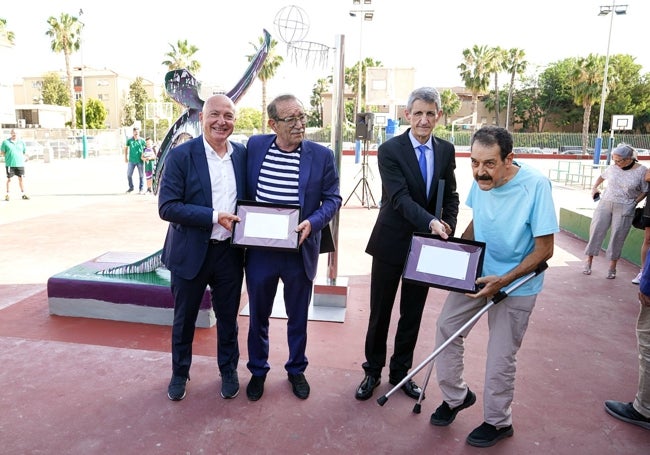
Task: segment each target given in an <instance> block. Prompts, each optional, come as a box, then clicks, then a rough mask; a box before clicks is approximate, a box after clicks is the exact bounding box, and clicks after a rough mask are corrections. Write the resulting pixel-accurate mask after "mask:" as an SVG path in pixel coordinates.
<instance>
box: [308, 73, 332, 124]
mask: <svg viewBox="0 0 650 455" xmlns="http://www.w3.org/2000/svg"><path fill="white" fill-rule="evenodd" d="M330 85H331V83H330V82H329V81H328V79H327V78H321V79H318V80H317V81H316V83H315V84H314V87H313V88H312V91H311V99H310V100H309V101H310V104H311V107H312V108H313V110H312V114H311V115H310V116H309V120H310V121H309V126H317V127H321V128H322V126H323V94H324V93H326V92H327V91H328V90H329V89H330Z"/></svg>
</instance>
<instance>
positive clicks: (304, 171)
mask: <svg viewBox="0 0 650 455" xmlns="http://www.w3.org/2000/svg"><path fill="white" fill-rule="evenodd" d="M267 111H268V114H269V126H270V127H271V128H272V129H273V131H275V133H276V134H264V135H257V136H252V137H251V138H250V139H249V141H248V144H247V149H248V161H247V163H248V164H247V176H246V183H247V195H248V198H249V199H251V200H255V201H259V202H267V203H274V204H290V205H295V206H300V215H301V219H300V223H299V224H298V226H297V228H296V231H298V233H299V238H298V242H299V244H300V250H299V251H296V252H294V251H274V250H266V249H255V248H251V249H249V250H248V251H247V253H246V290H247V292H248V297H249V309H250V325H249V329H248V364H247V366H248V369H249V370H250V372H251V374H252V376H251V379H250V382H249V383H248V386H247V387H246V395H247V396H248V399H249V400H251V401H257V400H259V399H260V398H261V397H262V394H263V393H264V381H265V380H266V374H267V373H268V371H269V370H270V368H271V367H270V365H269V362H268V358H269V316H270V315H271V311H272V309H273V300H274V298H275V294H276V292H277V288H278V284H279V281H280V280H282V283H283V285H284V295H283V296H284V306H285V310H286V312H287V317H288V320H287V341H288V344H289V358H288V359H287V362H286V363H285V364H284V369H285V370H286V372H287V377H288V379H289V382H290V383H291V386H292V389H293V393H294V395H296V396H297V397H298V398H300V399H302V400H304V399H306V398H308V397H309V392H310V388H309V383H308V382H307V379H306V378H305V374H304V371H305V369H306V368H307V363H308V362H307V357H306V355H305V348H306V346H307V320H308V310H309V303H310V301H311V295H312V287H313V281H314V278H315V276H316V269H317V266H318V254H319V249H320V241H321V230H322V229H323V228H324V227H326V226H327V225H328V223H329V222H330V221H331V219H332V217H334V215H335V214H336V212H337V211H338V210H339V208H340V207H341V195H340V193H339V176H338V172H337V170H336V165H335V162H334V154H333V153H332V151H331V150H329V149H328V148H326V147H323V146H322V145H319V144H317V143H315V142H311V141H307V140H305V139H304V137H305V126H306V125H307V115H306V114H305V111H304V108H303V105H302V103H301V102H300V101H299V100H298V99H297V98H296V97H295V96H293V95H280V96H278V97H276V98H275V99H274V100H273V101H271V103H270V104H269V105H268V108H267Z"/></svg>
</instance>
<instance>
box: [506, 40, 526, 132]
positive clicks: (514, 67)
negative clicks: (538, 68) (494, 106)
mask: <svg viewBox="0 0 650 455" xmlns="http://www.w3.org/2000/svg"><path fill="white" fill-rule="evenodd" d="M525 57H526V52H524V51H523V50H522V49H517V48H516V47H514V48H512V49H510V50H509V51H508V54H507V57H506V60H505V62H504V63H505V69H506V71H508V73H510V87H509V88H508V106H507V107H506V129H509V128H510V108H511V105H512V94H513V92H514V90H515V77H516V76H517V74H519V75H522V74H524V73H525V72H526V67H527V66H528V62H527V61H526V60H524V58H525Z"/></svg>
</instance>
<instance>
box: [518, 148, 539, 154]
mask: <svg viewBox="0 0 650 455" xmlns="http://www.w3.org/2000/svg"><path fill="white" fill-rule="evenodd" d="M512 151H513V152H515V153H519V154H524V153H531V154H542V153H544V150H542V149H541V148H539V147H514V148H513V149H512Z"/></svg>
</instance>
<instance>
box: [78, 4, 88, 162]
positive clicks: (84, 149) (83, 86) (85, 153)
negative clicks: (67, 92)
mask: <svg viewBox="0 0 650 455" xmlns="http://www.w3.org/2000/svg"><path fill="white" fill-rule="evenodd" d="M83 13H84V10H83V9H79V17H81V15H82V14H83ZM79 23H80V24H81V28H80V29H79V38H80V39H79V54H80V55H81V156H83V159H86V157H87V156H88V143H87V140H86V80H85V77H84V51H83V43H82V41H83V40H82V39H81V30H83V28H84V27H85V26H86V24H84V23H83V22H81V21H79Z"/></svg>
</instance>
